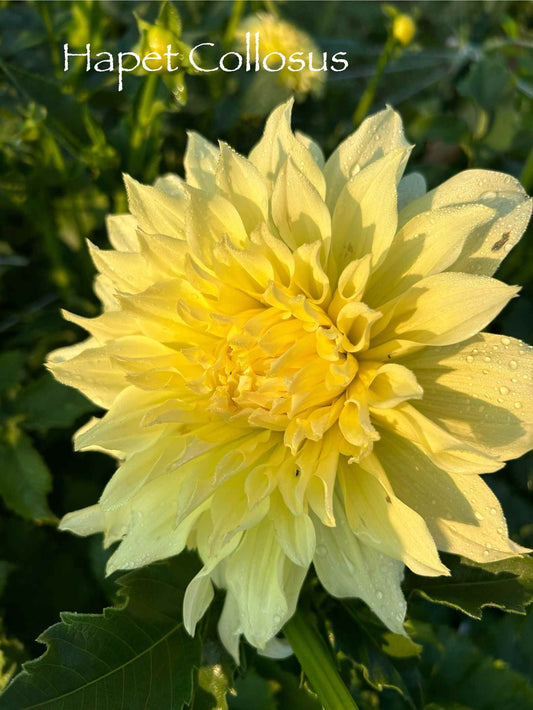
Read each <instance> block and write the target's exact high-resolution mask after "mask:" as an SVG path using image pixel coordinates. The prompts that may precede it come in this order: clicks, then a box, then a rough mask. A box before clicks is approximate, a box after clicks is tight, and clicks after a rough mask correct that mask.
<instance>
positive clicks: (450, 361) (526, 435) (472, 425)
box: [402, 333, 533, 460]
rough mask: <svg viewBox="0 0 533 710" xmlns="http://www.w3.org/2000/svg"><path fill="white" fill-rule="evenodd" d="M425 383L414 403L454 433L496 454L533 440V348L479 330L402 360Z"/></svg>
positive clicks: (513, 453)
mask: <svg viewBox="0 0 533 710" xmlns="http://www.w3.org/2000/svg"><path fill="white" fill-rule="evenodd" d="M402 362H403V363H404V364H405V366H406V367H408V368H409V369H411V370H413V372H415V374H416V377H417V379H418V381H419V383H420V385H421V386H422V387H423V389H424V397H423V399H422V401H420V402H418V403H417V409H418V410H419V411H420V412H421V413H422V414H424V415H425V416H426V417H428V418H429V419H431V420H433V421H435V422H437V423H438V424H439V425H440V426H442V427H444V428H445V429H446V430H447V431H449V432H450V433H451V434H453V435H454V436H456V437H458V438H459V439H461V440H462V441H466V442H468V443H470V444H471V445H472V446H476V447H477V448H480V449H481V450H482V451H485V452H487V453H488V454H489V455H491V456H498V457H499V458H500V460H507V459H513V458H516V457H518V456H521V455H522V454H524V453H525V452H526V451H529V449H530V448H531V446H532V444H533V398H532V397H531V378H532V377H533V350H532V349H531V348H530V347H529V346H527V345H525V343H522V342H521V341H520V340H515V339H514V338H507V337H502V336H499V335H492V334H490V333H480V334H479V335H476V336H475V337H474V338H472V339H471V340H469V341H468V342H466V343H460V344H459V345H449V346H446V347H442V348H426V349H425V350H423V351H420V352H417V353H414V354H412V355H408V356H407V357H406V358H405V359H403V360H402Z"/></svg>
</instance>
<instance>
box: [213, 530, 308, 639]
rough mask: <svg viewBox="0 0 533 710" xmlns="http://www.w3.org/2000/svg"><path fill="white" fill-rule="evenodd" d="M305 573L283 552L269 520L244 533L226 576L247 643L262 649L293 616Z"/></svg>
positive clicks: (228, 562) (231, 558) (228, 565)
mask: <svg viewBox="0 0 533 710" xmlns="http://www.w3.org/2000/svg"><path fill="white" fill-rule="evenodd" d="M306 573H307V568H306V567H301V566H299V565H295V564H294V563H293V562H291V561H290V560H289V558H288V557H287V556H286V555H285V553H284V552H283V550H282V548H281V547H280V545H279V544H278V542H277V540H276V538H275V535H274V531H273V529H272V525H271V523H270V522H269V521H268V520H263V521H262V522H261V523H260V524H259V525H256V526H255V527H254V528H252V529H251V530H247V531H246V532H245V533H244V536H243V539H242V542H241V544H240V545H239V547H238V548H237V550H235V552H234V553H233V554H232V555H231V557H230V558H229V559H228V561H227V564H226V569H225V578H226V584H227V587H228V590H229V591H230V593H231V595H232V596H233V597H235V599H236V602H237V606H238V609H239V623H240V627H241V628H242V632H243V633H244V635H245V636H246V638H247V639H248V641H250V643H252V644H253V645H254V646H256V647H257V648H260V649H262V648H264V647H265V644H266V643H267V641H269V640H270V639H271V638H272V637H273V636H275V635H276V634H277V633H278V631H279V630H280V629H281V628H282V626H283V624H284V623H285V622H286V621H287V620H288V619H289V618H290V617H291V616H292V614H293V613H294V609H295V607H296V601H297V599H298V595H299V592H300V588H301V586H302V584H303V581H304V577H305V575H306Z"/></svg>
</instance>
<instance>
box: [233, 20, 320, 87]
mask: <svg viewBox="0 0 533 710" xmlns="http://www.w3.org/2000/svg"><path fill="white" fill-rule="evenodd" d="M248 32H249V33H250V37H251V38H252V46H255V43H254V39H253V38H254V37H255V34H256V33H258V35H259V37H258V47H259V57H258V58H259V61H260V62H264V61H266V62H267V66H268V69H269V70H270V71H275V73H274V74H272V75H270V76H273V77H275V78H276V81H277V82H278V83H279V84H280V85H281V86H282V87H283V88H285V89H286V90H287V91H288V92H291V93H293V94H295V96H296V98H297V99H300V98H305V96H306V95H307V94H312V95H314V96H320V94H321V93H322V91H323V88H324V84H325V81H326V72H325V71H320V70H319V68H320V67H321V66H322V63H323V61H322V60H323V58H322V53H321V52H320V50H319V48H318V47H317V45H316V44H315V42H314V41H313V40H312V39H311V37H310V36H309V35H308V34H307V33H306V32H303V31H302V30H300V29H298V28H297V27H295V26H294V25H293V24H291V23H290V22H287V21H286V20H281V19H280V18H278V17H276V16H274V15H270V14H268V13H265V12H259V13H257V14H256V15H251V16H250V17H247V18H246V19H245V20H244V22H242V23H241V25H240V27H239V31H238V33H237V36H236V39H237V42H238V44H239V46H240V47H241V48H244V47H245V46H246V33H248ZM293 54H296V58H297V60H298V61H297V62H296V63H295V64H294V65H293V63H291V62H290V61H289V59H290V57H291V56H292V55H293ZM269 55H270V56H269ZM310 62H311V63H312V66H313V67H314V71H313V70H312V69H311V68H310ZM282 64H283V66H282V68H279V67H281V65H282ZM261 76H262V77H263V81H262V84H261V86H262V87H263V90H264V89H265V88H266V86H267V85H266V84H265V81H266V80H267V79H268V78H269V75H268V74H266V73H265V71H263V72H262V73H261Z"/></svg>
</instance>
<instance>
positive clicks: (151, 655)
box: [0, 554, 201, 710]
mask: <svg viewBox="0 0 533 710" xmlns="http://www.w3.org/2000/svg"><path fill="white" fill-rule="evenodd" d="M197 570H198V565H197V563H196V561H195V558H194V557H193V556H192V555H189V554H184V555H180V556H179V557H176V558H173V559H172V560H170V561H168V562H165V563H156V564H153V565H150V566H149V567H145V568H143V569H140V570H136V571H134V572H131V573H129V574H127V575H125V576H123V577H121V578H120V579H119V584H120V586H121V590H120V594H121V596H123V597H125V602H124V604H123V606H121V607H111V608H108V609H105V610H104V613H103V614H75V613H63V614H61V619H62V620H61V622H60V623H58V624H55V625H54V626H51V627H50V628H49V629H47V630H46V631H45V632H44V633H43V634H41V636H40V637H39V640H40V641H42V642H43V643H46V645H47V646H48V648H47V650H46V651H45V653H44V654H43V655H42V656H41V657H40V658H38V659H36V660H35V661H30V662H29V663H26V664H25V665H24V670H23V671H22V672H21V673H20V674H19V675H18V676H17V677H16V678H15V679H14V680H13V681H12V682H11V683H10V685H9V686H8V687H7V688H6V690H5V691H4V693H3V694H2V695H1V696H0V710H37V708H38V709H39V710H163V709H164V710H181V708H182V707H183V705H184V704H185V703H188V702H189V701H190V699H191V693H192V673H193V669H194V667H197V666H198V665H199V664H200V654H201V642H200V639H199V638H198V637H196V638H191V637H190V636H189V635H188V634H187V632H186V631H185V629H184V627H183V620H182V603H183V595H184V593H185V588H186V586H187V584H188V582H189V581H190V580H191V579H192V577H193V576H194V574H195V573H196V572H197ZM73 573H74V572H73Z"/></svg>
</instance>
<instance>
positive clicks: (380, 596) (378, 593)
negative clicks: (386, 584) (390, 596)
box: [376, 591, 383, 599]
mask: <svg viewBox="0 0 533 710" xmlns="http://www.w3.org/2000/svg"><path fill="white" fill-rule="evenodd" d="M376 597H377V598H378V599H383V592H380V591H377V592H376Z"/></svg>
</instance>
